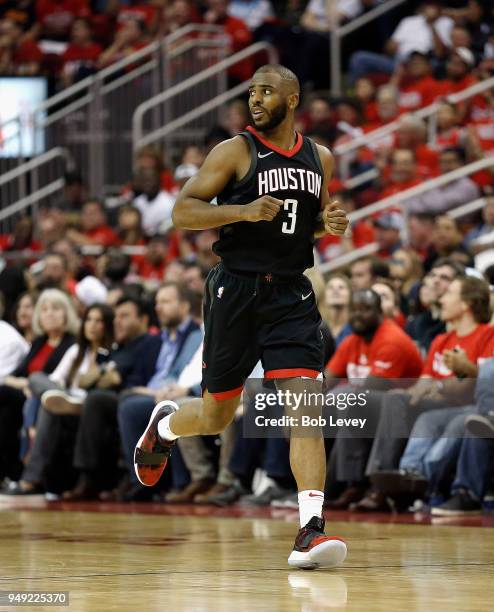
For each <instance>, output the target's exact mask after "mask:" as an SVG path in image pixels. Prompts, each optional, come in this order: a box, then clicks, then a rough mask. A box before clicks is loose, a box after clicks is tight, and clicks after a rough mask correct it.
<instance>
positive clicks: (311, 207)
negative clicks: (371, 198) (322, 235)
mask: <svg viewBox="0 0 494 612" xmlns="http://www.w3.org/2000/svg"><path fill="white" fill-rule="evenodd" d="M241 136H243V137H244V138H245V139H246V140H247V142H248V143H249V146H250V152H251V165H250V169H249V171H248V173H247V175H246V176H245V177H244V178H243V179H242V180H241V181H231V182H230V183H229V184H228V185H227V186H226V187H225V189H224V190H223V191H222V192H221V193H220V194H219V195H218V197H217V202H218V205H220V206H221V205H225V204H249V203H250V202H253V201H254V200H257V199H258V198H259V197H261V196H263V195H270V196H273V197H275V198H278V199H280V200H283V201H284V205H283V206H282V207H281V210H280V212H279V213H278V215H277V216H276V217H275V218H274V219H273V221H259V222H258V223H249V222H240V223H232V224H231V225H225V226H224V227H222V228H221V230H220V238H219V240H218V241H217V242H215V244H214V245H213V250H214V252H215V253H216V254H217V255H219V256H220V257H221V258H222V259H223V262H224V264H225V265H226V267H227V268H228V269H230V270H232V271H238V272H250V273H259V274H269V273H271V274H273V275H278V276H284V277H290V276H297V275H299V274H301V273H302V272H303V271H304V270H305V269H307V268H310V267H312V266H313V265H314V258H313V245H314V230H315V227H316V223H317V217H318V215H319V213H320V211H321V199H322V184H323V169H322V165H321V160H320V158H319V153H318V151H317V148H316V145H315V144H314V143H313V142H312V141H311V140H310V139H309V138H306V137H304V136H302V135H301V134H297V142H296V144H295V146H294V147H293V148H292V149H290V150H289V151H286V150H284V149H281V148H279V147H277V146H275V145H274V144H272V143H270V142H268V141H267V140H265V139H264V138H263V137H262V136H261V135H260V134H259V133H258V132H256V130H254V128H252V127H248V128H247V131H245V132H242V134H241Z"/></svg>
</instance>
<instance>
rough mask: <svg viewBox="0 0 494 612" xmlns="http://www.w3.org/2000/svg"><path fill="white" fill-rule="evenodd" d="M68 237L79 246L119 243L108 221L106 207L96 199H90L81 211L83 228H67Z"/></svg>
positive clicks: (104, 245) (106, 245) (105, 245)
mask: <svg viewBox="0 0 494 612" xmlns="http://www.w3.org/2000/svg"><path fill="white" fill-rule="evenodd" d="M66 235H67V238H69V240H71V241H72V242H73V243H74V244H76V245H78V246H84V245H93V244H94V245H101V246H103V247H108V246H112V245H115V244H117V243H118V237H117V235H116V234H115V232H114V231H113V230H112V228H111V227H110V226H109V225H108V224H107V222H106V212H105V207H104V205H103V203H102V202H100V201H99V200H96V199H92V200H88V201H87V202H86V203H85V204H84V205H83V207H82V211H81V230H80V231H78V230H75V229H69V230H67V234H66Z"/></svg>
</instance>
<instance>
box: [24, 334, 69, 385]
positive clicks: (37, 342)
mask: <svg viewBox="0 0 494 612" xmlns="http://www.w3.org/2000/svg"><path fill="white" fill-rule="evenodd" d="M47 340H48V337H47V336H45V335H43V336H38V337H36V338H35V339H34V340H33V344H32V346H31V350H30V351H29V353H28V354H27V355H26V356H25V357H24V359H23V361H22V362H21V363H20V364H19V365H18V366H17V368H16V369H15V371H14V372H12V376H22V377H27V376H28V375H29V371H28V368H29V364H30V363H31V361H32V360H33V359H34V357H36V355H37V353H39V351H40V350H41V349H42V348H43V346H44V344H45V343H46V341H47ZM74 342H75V337H74V336H73V335H72V334H64V335H63V337H62V340H61V341H60V343H59V345H58V346H57V347H55V350H54V351H53V353H52V354H51V355H50V356H49V358H48V359H47V361H46V363H45V367H44V368H43V372H44V373H45V374H51V373H52V372H53V370H54V369H55V368H56V367H57V365H58V364H59V363H60V360H61V359H62V357H63V356H64V355H65V352H66V351H67V349H68V348H69V347H70V346H72V345H73V344H74Z"/></svg>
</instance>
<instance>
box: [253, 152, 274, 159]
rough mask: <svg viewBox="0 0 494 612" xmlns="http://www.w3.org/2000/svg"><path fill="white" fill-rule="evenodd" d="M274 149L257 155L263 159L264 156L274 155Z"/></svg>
mask: <svg viewBox="0 0 494 612" xmlns="http://www.w3.org/2000/svg"><path fill="white" fill-rule="evenodd" d="M272 154H273V151H270V152H269V153H258V154H257V157H259V159H262V158H263V157H267V156H268V155H272Z"/></svg>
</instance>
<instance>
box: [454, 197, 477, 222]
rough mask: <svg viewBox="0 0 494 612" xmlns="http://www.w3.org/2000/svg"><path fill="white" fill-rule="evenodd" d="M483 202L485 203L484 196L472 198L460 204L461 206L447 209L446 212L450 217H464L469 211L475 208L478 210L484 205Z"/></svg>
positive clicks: (473, 210) (471, 211)
mask: <svg viewBox="0 0 494 612" xmlns="http://www.w3.org/2000/svg"><path fill="white" fill-rule="evenodd" d="M485 203H486V199H485V198H477V199H476V200H472V201H471V202H468V203H467V204H462V205H461V206H457V207H456V208H453V209H452V210H448V212H447V213H446V214H447V215H448V217H451V218H452V219H460V218H461V217H465V216H466V215H469V214H470V213H473V212H475V211H476V210H479V208H482V207H483V206H485Z"/></svg>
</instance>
